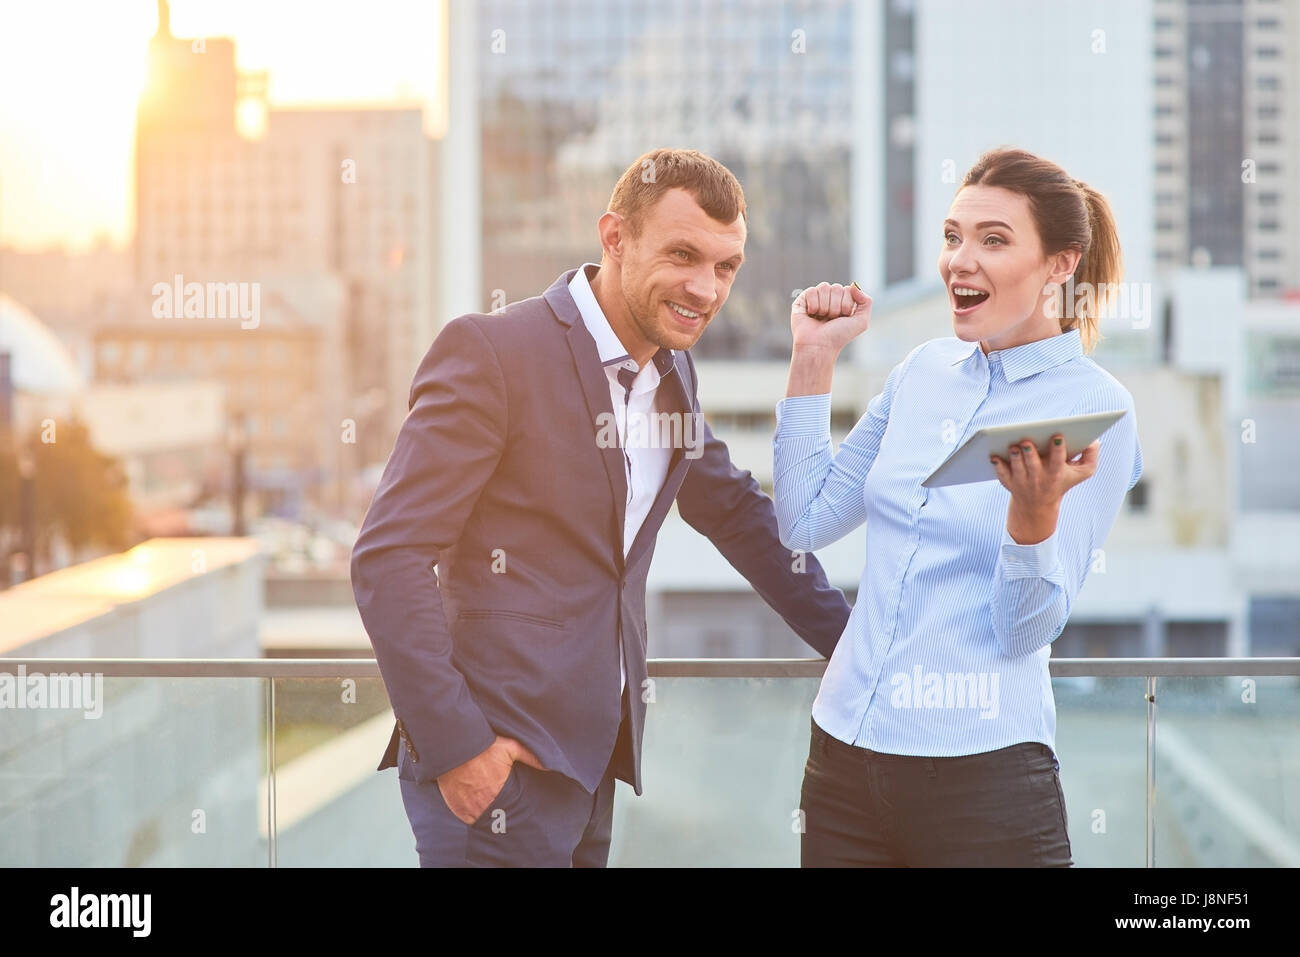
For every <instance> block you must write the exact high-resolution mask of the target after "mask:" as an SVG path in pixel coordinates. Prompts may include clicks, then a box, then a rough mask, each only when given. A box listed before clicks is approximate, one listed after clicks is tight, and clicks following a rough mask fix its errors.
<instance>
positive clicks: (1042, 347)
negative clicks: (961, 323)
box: [953, 328, 1083, 382]
mask: <svg viewBox="0 0 1300 957" xmlns="http://www.w3.org/2000/svg"><path fill="white" fill-rule="evenodd" d="M977 352H982V350H981V349H980V344H979V343H978V342H974V343H971V344H970V348H969V349H964V350H962V354H961V356H959V357H958V358H957V359H956V360H954V362H953V365H956V364H957V363H959V362H965V361H966V360H967V359H969V358H970V357H971V356H973V355H974V354H975V353H977ZM1081 355H1083V339H1082V338H1081V336H1080V332H1079V329H1078V328H1075V329H1070V330H1069V331H1067V332H1062V333H1061V334H1059V335H1055V336H1048V337H1046V338H1045V339H1035V340H1034V341H1033V342H1026V343H1025V344H1024V345H1019V346H1012V347H1011V348H1010V349H994V350H993V351H992V352H990V353H989V354H988V356H987V357H986V358H987V361H988V362H990V363H993V362H999V363H1001V364H1002V375H1003V376H1004V377H1005V378H1006V380H1007V381H1008V382H1015V381H1016V380H1018V379H1023V378H1025V377H1027V376H1031V375H1035V374H1037V373H1039V372H1042V371H1043V370H1045V369H1051V368H1054V367H1056V366H1059V365H1061V364H1062V363H1065V362H1069V361H1070V360H1071V359H1074V358H1077V357H1078V356H1081Z"/></svg>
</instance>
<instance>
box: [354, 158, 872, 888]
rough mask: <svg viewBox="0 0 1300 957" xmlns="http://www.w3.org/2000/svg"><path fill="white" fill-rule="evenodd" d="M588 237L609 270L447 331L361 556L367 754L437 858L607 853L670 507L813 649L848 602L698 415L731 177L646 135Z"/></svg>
mask: <svg viewBox="0 0 1300 957" xmlns="http://www.w3.org/2000/svg"><path fill="white" fill-rule="evenodd" d="M598 230H599V234H600V242H601V247H602V254H601V261H600V264H599V266H597V265H595V264H587V265H584V266H583V267H582V268H581V269H573V270H569V271H568V272H566V273H564V274H563V275H561V276H560V277H559V278H558V279H557V280H556V281H555V283H554V284H553V285H552V286H551V287H550V288H549V289H548V290H546V292H545V293H544V294H543V295H541V296H537V297H533V298H531V299H525V300H523V301H521V302H515V303H511V304H509V305H507V306H505V307H503V308H502V309H500V310H498V311H497V312H495V313H492V314H470V315H464V316H460V317H458V318H456V319H453V320H452V321H451V322H449V323H448V324H447V325H446V326H445V327H444V328H443V330H442V331H441V332H440V333H439V335H438V336H437V338H436V339H435V341H434V343H433V345H432V347H431V348H430V349H429V352H428V354H427V355H426V356H425V357H424V359H423V361H422V362H421V364H420V367H419V370H418V371H417V372H416V374H415V378H414V381H413V383H412V386H411V396H410V412H409V414H408V415H407V418H406V420H405V422H404V423H403V425H402V428H401V431H400V433H399V434H398V436H397V441H396V444H395V446H394V448H393V453H392V456H391V457H390V458H389V461H388V466H387V468H386V469H385V471H384V475H383V478H382V479H381V480H380V483H379V487H378V488H377V490H376V491H375V496H374V499H373V501H372V502H371V504H370V509H369V511H368V512H367V513H366V518H365V522H364V524H363V525H362V528H361V533H360V535H359V537H358V538H357V543H356V546H355V548H354V550H353V553H352V586H353V591H354V593H355V595H356V600H357V607H358V608H359V609H360V612H361V618H362V620H363V621H364V623H365V626H366V631H367V632H368V633H369V635H370V641H371V643H372V644H373V645H374V649H375V656H376V658H377V660H378V662H379V669H380V672H381V674H382V675H383V679H384V684H385V686H386V687H387V689H388V696H389V700H390V701H391V703H392V706H393V712H394V714H395V715H396V717H397V723H396V727H395V728H394V731H393V737H392V739H391V740H390V742H389V746H388V751H387V753H386V754H385V755H384V758H383V760H382V761H381V762H380V765H379V767H380V769H381V770H382V769H383V768H387V767H393V766H396V767H397V768H398V778H399V779H400V782H401V790H402V799H403V803H404V805H405V807H406V812H407V816H408V817H409V819H410V821H411V827H412V830H413V831H414V833H415V843H416V850H417V852H418V854H419V858H420V863H421V865H423V866H484V865H486V866H500V865H523V866H561V867H568V866H597V867H601V866H604V865H605V864H606V862H607V859H608V854H609V841H610V830H611V823H612V811H613V797H614V780H615V779H616V778H619V779H622V780H623V781H626V782H627V783H629V784H631V785H632V787H633V789H634V790H635V792H636V793H637V794H638V795H639V794H640V793H641V743H642V736H643V729H644V724H645V715H646V702H645V700H644V699H643V696H642V690H643V688H644V686H645V684H646V682H647V678H646V618H645V588H646V574H647V571H648V569H649V567H650V558H651V555H652V553H653V551H654V543H655V536H656V535H657V534H658V531H659V527H660V525H662V523H663V520H664V516H665V514H666V513H667V512H668V509H669V507H670V506H671V504H672V503H673V501H674V500H675V501H676V502H677V507H678V510H679V512H680V514H681V516H682V518H683V519H685V520H686V522H687V523H689V524H690V525H692V526H693V527H694V528H696V529H697V530H698V531H700V532H701V533H703V534H704V535H705V536H706V537H708V538H709V539H710V540H711V541H712V542H713V544H714V546H715V547H716V548H717V549H718V550H719V551H720V552H721V553H722V554H723V555H724V556H725V557H726V558H727V560H728V561H729V562H730V563H731V564H732V565H733V566H734V567H735V568H736V569H737V570H739V571H740V572H741V573H742V574H743V575H744V576H745V578H746V579H748V580H749V582H750V583H751V584H752V585H753V587H754V589H755V590H756V591H757V592H758V593H759V594H760V595H761V596H762V597H763V599H764V600H765V601H767V603H768V604H769V605H771V606H772V607H773V608H774V609H776V611H777V612H778V613H779V614H780V615H781V616H782V617H783V618H784V619H785V620H786V622H787V623H789V625H790V627H791V628H793V629H794V631H795V632H796V633H798V634H799V635H800V637H802V638H803V639H804V640H805V641H807V642H808V643H809V644H810V645H811V646H812V647H813V648H815V649H816V650H817V651H819V652H821V653H822V654H823V655H826V656H828V657H829V655H830V653H831V651H832V650H833V649H834V647H835V643H836V641H838V639H839V636H840V634H841V632H842V631H843V630H844V627H845V624H846V623H847V621H848V616H849V606H848V604H847V603H846V602H845V600H844V596H843V594H841V592H840V591H839V590H837V589H835V588H832V587H831V586H830V585H829V584H828V583H827V581H826V576H825V574H824V573H823V571H822V568H821V566H820V565H819V564H818V563H817V561H816V559H815V558H814V557H813V556H799V557H795V556H792V555H791V553H790V552H789V551H788V550H787V549H786V548H785V547H784V546H782V545H781V542H780V540H779V538H778V537H777V525H776V517H775V514H774V512H773V508H772V503H771V500H770V499H769V498H768V497H767V496H766V495H764V494H763V492H762V491H761V490H760V488H759V486H758V484H757V483H756V482H755V481H754V479H753V478H752V477H751V475H750V473H749V472H745V471H741V470H739V469H737V468H736V467H735V466H734V465H732V463H731V459H730V456H729V455H728V452H727V447H726V446H725V445H724V444H723V443H722V442H720V441H718V440H717V439H716V438H714V437H713V435H712V433H711V432H710V430H709V429H708V427H707V425H705V424H704V422H703V418H702V416H701V415H700V413H699V402H698V399H697V395H696V393H697V389H696V378H695V364H694V362H693V360H692V358H691V355H690V352H689V351H688V350H689V349H690V348H691V347H692V346H693V345H694V344H695V343H696V341H697V340H698V339H699V338H700V334H701V333H702V332H703V331H704V327H705V326H707V325H708V324H709V322H710V321H711V320H712V319H713V317H714V316H716V315H717V314H718V311H719V310H720V309H721V308H722V305H723V303H724V302H726V299H727V295H728V294H729V292H730V291H731V285H732V282H733V280H734V279H735V275H736V271H737V270H738V269H739V268H740V265H741V263H742V261H743V259H744V245H745V236H746V216H745V200H744V194H743V192H742V191H741V188H740V184H739V183H738V182H737V181H736V179H735V177H734V176H732V174H731V173H730V171H728V170H727V169H726V167H724V166H722V165H721V164H720V163H718V162H716V161H715V160H713V159H711V158H709V157H707V156H705V155H703V154H701V153H698V152H696V151H693V150H654V151H652V152H650V153H647V154H645V155H644V156H642V157H641V158H640V159H638V160H637V161H636V162H635V163H633V164H632V165H631V166H630V167H629V168H628V170H627V171H626V172H625V173H624V174H623V176H622V177H621V179H620V180H619V182H618V184H617V186H616V187H615V189H614V192H613V195H612V197H611V199H610V204H609V211H608V212H606V213H605V214H604V215H602V216H601V217H600V220H599V222H598ZM665 437H667V438H666V439H665ZM435 566H436V572H435ZM399 744H400V747H399Z"/></svg>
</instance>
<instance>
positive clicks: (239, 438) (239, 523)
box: [226, 413, 248, 537]
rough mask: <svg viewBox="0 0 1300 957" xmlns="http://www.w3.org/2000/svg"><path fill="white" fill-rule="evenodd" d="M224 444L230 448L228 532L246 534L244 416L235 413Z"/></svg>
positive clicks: (245, 440)
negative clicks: (229, 516)
mask: <svg viewBox="0 0 1300 957" xmlns="http://www.w3.org/2000/svg"><path fill="white" fill-rule="evenodd" d="M226 445H227V446H228V447H229V449H230V466H231V482H230V511H231V521H230V533H231V534H232V535H235V536H237V537H242V536H243V535H245V534H246V531H245V528H244V490H245V478H246V476H245V472H246V461H245V460H246V458H247V453H248V433H247V431H246V430H245V428H244V416H243V414H242V413H240V414H237V415H236V416H235V418H234V420H233V421H232V422H231V424H230V428H229V431H228V432H227V433H226Z"/></svg>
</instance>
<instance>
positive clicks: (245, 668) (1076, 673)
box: [0, 656, 1300, 678]
mask: <svg viewBox="0 0 1300 957" xmlns="http://www.w3.org/2000/svg"><path fill="white" fill-rule="evenodd" d="M649 666H650V672H649V673H650V677H652V678H818V677H821V674H822V672H823V671H825V669H826V659H825V658H651V659H650V661H649ZM20 667H22V668H23V670H24V671H28V672H32V673H52V672H56V671H57V672H78V673H82V672H90V673H93V674H99V675H103V676H104V677H106V678H378V677H380V673H379V665H378V663H377V662H376V661H375V659H374V658H6V657H3V656H0V674H16V673H17V671H18V669H19V668H20ZM1048 668H1049V670H1050V672H1051V675H1052V677H1053V678H1087V677H1097V678H1154V677H1160V678H1192V677H1208V678H1213V677H1236V676H1250V677H1256V676H1265V675H1269V676H1273V675H1284V676H1285V675H1295V676H1300V657H1297V658H1052V659H1049V661H1048Z"/></svg>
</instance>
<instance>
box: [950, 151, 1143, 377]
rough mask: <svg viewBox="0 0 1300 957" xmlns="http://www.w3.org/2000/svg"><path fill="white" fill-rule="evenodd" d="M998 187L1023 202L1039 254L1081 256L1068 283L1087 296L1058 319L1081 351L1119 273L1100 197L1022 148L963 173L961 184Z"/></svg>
mask: <svg viewBox="0 0 1300 957" xmlns="http://www.w3.org/2000/svg"><path fill="white" fill-rule="evenodd" d="M976 183H979V184H981V185H983V186H999V187H1001V188H1002V189H1007V190H1010V191H1011V192H1013V193H1020V194H1021V195H1023V196H1025V197H1026V198H1027V199H1028V200H1029V211H1030V214H1031V215H1032V216H1033V217H1034V226H1035V227H1036V228H1037V229H1038V235H1039V237H1040V238H1041V240H1042V243H1043V253H1044V255H1047V256H1053V255H1055V254H1056V253H1059V252H1062V251H1064V250H1066V249H1077V250H1079V252H1080V253H1081V254H1082V255H1080V257H1079V263H1078V265H1077V266H1076V267H1075V270H1074V284H1075V285H1076V286H1081V285H1082V284H1083V283H1087V284H1088V285H1087V286H1086V287H1083V288H1087V289H1091V290H1092V293H1093V295H1092V296H1090V297H1085V298H1084V299H1083V301H1082V303H1081V304H1071V308H1070V309H1069V310H1066V311H1064V312H1063V313H1062V315H1061V320H1060V321H1061V331H1062V332H1067V331H1069V330H1071V329H1074V328H1076V327H1078V329H1079V334H1080V337H1081V338H1082V339H1083V348H1084V351H1085V352H1091V351H1092V350H1093V348H1095V346H1096V345H1097V342H1098V340H1099V339H1101V329H1100V322H1099V317H1100V315H1101V313H1102V312H1103V311H1104V310H1105V307H1106V304H1107V301H1108V299H1109V294H1110V293H1111V291H1112V290H1113V289H1114V288H1116V287H1115V286H1114V285H1113V284H1116V283H1118V282H1119V281H1120V279H1121V277H1122V276H1123V274H1124V270H1123V263H1122V259H1121V255H1120V248H1119V234H1118V233H1117V232H1116V229H1115V217H1114V216H1113V215H1112V214H1111V211H1110V204H1109V203H1107V202H1106V197H1104V196H1102V195H1101V193H1099V192H1097V191H1096V190H1095V189H1093V188H1092V187H1091V186H1089V185H1088V184H1087V183H1084V182H1082V181H1080V180H1077V179H1074V178H1073V177H1071V176H1070V174H1069V173H1067V172H1066V171H1065V170H1064V169H1062V168H1061V167H1060V166H1058V165H1057V164H1056V163H1053V162H1052V161H1051V160H1047V159H1043V158H1042V157H1041V156H1035V155H1034V154H1033V153H1030V152H1028V151H1027V150H1022V149H1013V148H1010V147H1003V148H1001V149H995V150H989V151H988V152H987V153H985V154H984V155H983V156H981V157H980V158H979V159H978V160H976V161H975V165H974V166H972V167H971V168H970V170H969V171H967V173H966V176H965V178H964V179H963V180H962V183H961V184H962V186H974V185H975V184H976Z"/></svg>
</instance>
